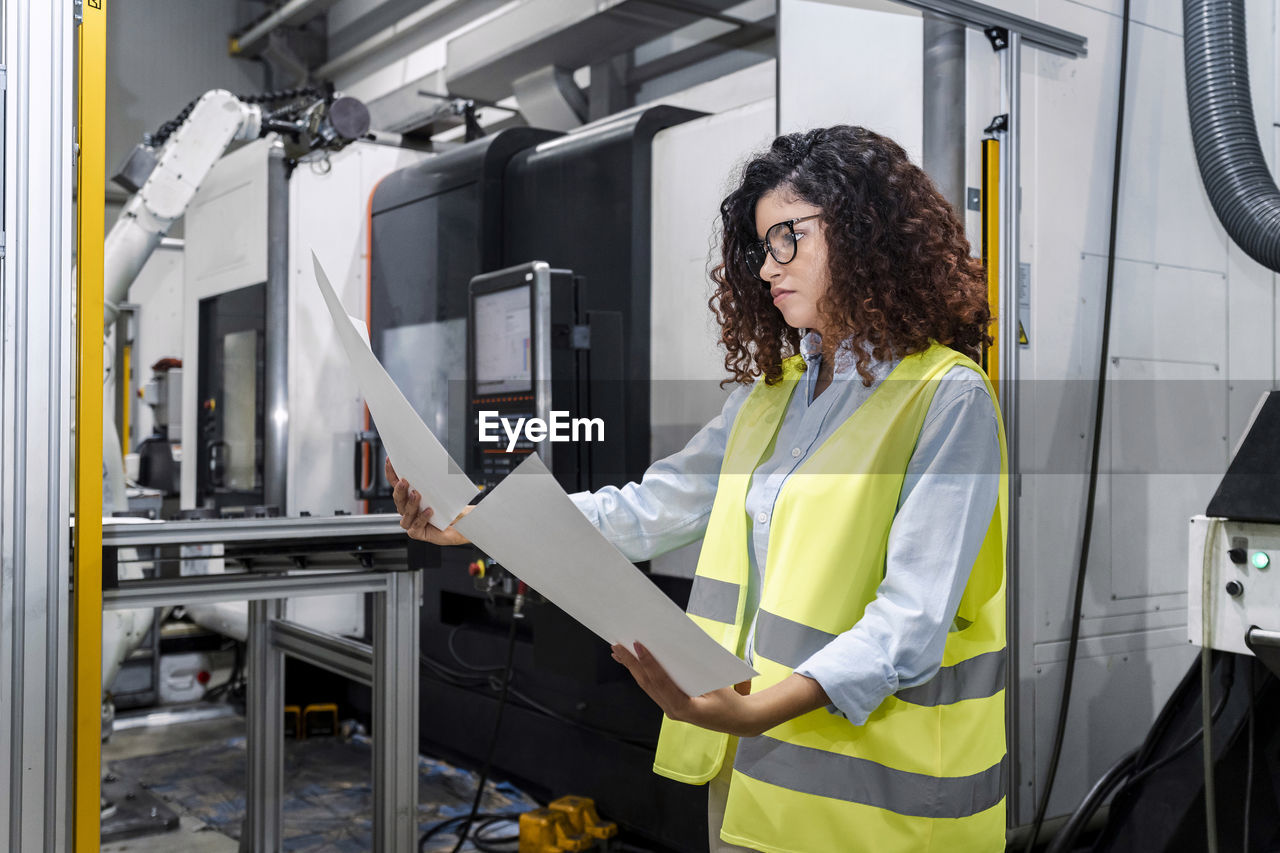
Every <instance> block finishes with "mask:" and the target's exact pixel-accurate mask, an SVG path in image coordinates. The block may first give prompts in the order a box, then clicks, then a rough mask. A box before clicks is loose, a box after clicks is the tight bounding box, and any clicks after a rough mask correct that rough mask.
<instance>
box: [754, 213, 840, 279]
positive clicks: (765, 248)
mask: <svg viewBox="0 0 1280 853" xmlns="http://www.w3.org/2000/svg"><path fill="white" fill-rule="evenodd" d="M821 215H822V214H821V213H811V214H809V215H808V216H797V217H796V218H795V219H784V220H782V221H781V222H775V223H774V224H772V225H770V226H769V227H768V229H767V230H766V231H765V232H764V239H763V240H756V241H755V242H752V243H747V244H746V246H744V247H743V250H742V252H743V255H744V256H745V259H746V262H747V269H748V270H749V271H750V272H751V274H752V275H753V276H755V277H756V278H757V279H759V280H760V281H762V282H765V283H766V284H767V283H768V282H767V281H765V279H764V278H763V277H762V276H761V275H760V270H762V269H764V260H765V254H766V253H768V254H769V255H771V256H772V257H773V259H774V260H775V261H777V262H778V263H779V264H789V263H791V262H792V261H794V260H795V259H796V255H795V252H792V254H791V257H789V258H787V259H786V260H785V261H784V260H782V259H781V258H779V257H778V253H777V252H776V251H775V250H774V248H773V244H772V243H771V242H770V241H769V235H770V234H772V233H773V232H774V229H775V228H782V227H785V228H786V229H787V232H788V233H789V234H790V235H791V243H792V245H793V246H794V245H796V243H797V242H798V241H799V240H800V238H801V237H803V236H805V235H804V234H803V233H800V234H797V233H796V229H795V226H796V224H797V223H800V222H807V221H809V220H810V219H817V218H818V217H819V216H821ZM756 258H759V262H758V263H757V261H756Z"/></svg>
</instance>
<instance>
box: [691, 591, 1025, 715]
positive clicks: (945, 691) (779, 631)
mask: <svg viewBox="0 0 1280 853" xmlns="http://www.w3.org/2000/svg"><path fill="white" fill-rule="evenodd" d="M694 586H695V587H696V586H697V580H696V579H695V580H694ZM730 586H731V584H730ZM735 595H736V592H735ZM735 601H736V598H735ZM690 612H692V611H690ZM721 621H724V620H721ZM835 638H836V635H835V634H828V633H827V632H826V631H819V630H818V629H817V628H810V627H809V626H808V625H801V624H800V623H799V622H793V621H792V620H790V619H784V618H783V617H781V616H778V615H775V614H773V613H770V612H769V611H767V610H761V611H760V613H759V615H758V616H757V617H756V631H755V650H756V653H757V654H759V655H761V656H763V657H766V658H768V659H769V660H771V661H775V662H776V663H780V664H783V665H784V666H786V667H788V668H790V669H795V668H796V667H798V666H800V664H802V663H804V662H805V661H807V660H808V659H809V658H810V657H812V656H813V655H814V654H816V653H817V652H818V651H819V650H821V649H822V648H823V647H824V646H826V645H827V643H829V642H831V641H832V640H834V639H835ZM1005 657H1006V655H1005V651H1004V650H1003V649H1001V650H999V651H994V652H986V653H984V654H980V655H977V656H975V657H972V658H969V659H968V660H963V661H960V662H959V663H957V664H955V665H953V666H944V667H941V668H939V670H938V673H937V674H936V675H935V676H934V677H933V678H931V679H929V680H928V681H926V682H925V683H923V684H920V685H917V686H915V687H904V688H902V689H901V690H899V691H898V692H897V693H895V694H893V695H894V696H896V697H897V698H898V699H900V700H902V701H903V702H910V703H911V704H912V705H925V706H928V707H933V706H935V705H949V704H951V703H952V702H961V701H963V700H965V699H984V698H986V697H988V696H994V695H995V694H996V693H998V692H999V691H1001V690H1003V689H1004V677H1005Z"/></svg>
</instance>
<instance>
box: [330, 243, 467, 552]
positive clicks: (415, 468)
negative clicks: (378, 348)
mask: <svg viewBox="0 0 1280 853" xmlns="http://www.w3.org/2000/svg"><path fill="white" fill-rule="evenodd" d="M311 260H312V262H313V263H314V264H315V269H316V283H317V284H318V285H320V294H321V295H322V296H323V297H324V302H325V305H327V306H328V308H329V314H330V316H331V317H332V318H333V326H334V329H336V330H337V333H338V340H339V341H340V342H341V343H342V349H343V350H344V351H345V352H346V354H347V360H348V361H349V362H351V370H352V372H353V373H354V374H355V377H356V385H357V386H358V387H359V388H360V393H361V394H363V395H364V400H365V403H366V404H367V405H368V406H369V413H370V414H371V415H373V420H374V423H375V424H376V425H377V427H378V435H379V436H380V437H381V438H382V443H383V445H384V446H386V448H387V455H388V456H390V457H391V464H392V465H394V466H395V467H396V473H397V474H399V475H400V476H401V477H403V478H404V479H406V480H408V481H409V482H410V483H411V484H412V485H413V488H415V489H417V490H418V492H419V493H420V494H421V495H422V505H421V507H420V508H422V509H425V508H426V507H431V508H432V509H433V510H434V514H433V515H432V517H431V519H432V523H433V524H434V525H435V526H436V527H439V528H441V529H443V528H445V527H448V526H449V522H450V521H452V520H453V519H454V518H455V517H456V516H457V515H458V513H460V512H462V509H463V507H465V506H466V505H467V504H468V503H469V502H470V501H471V499H472V498H474V497H475V496H476V492H477V491H479V489H478V488H477V487H476V484H475V483H473V482H471V480H470V478H468V477H467V475H466V474H464V473H463V472H462V469H461V468H460V467H459V466H458V464H457V463H456V462H454V461H453V458H452V457H450V456H449V452H448V451H447V450H445V449H444V445H442V444H441V443H440V441H439V439H437V438H436V437H435V435H433V434H432V432H431V430H429V429H427V425H426V424H424V423H423V422H422V418H420V417H419V416H418V413H417V412H416V411H414V408H413V406H412V405H410V404H409V401H408V400H406V399H405V397H404V394H402V393H400V389H399V388H398V387H396V383H395V381H394V380H393V379H392V378H391V376H390V375H389V374H388V373H387V371H386V370H384V369H383V367H382V365H381V364H380V363H379V362H378V359H377V356H375V355H374V354H373V350H372V349H371V348H370V346H369V331H368V329H367V327H366V326H365V324H364V323H363V322H362V321H361V320H358V319H356V318H355V317H352V316H351V315H350V314H348V313H347V312H346V311H345V310H344V309H343V307H342V303H341V302H339V301H338V297H337V294H335V293H334V292H333V287H332V286H331V285H330V284H329V278H328V276H326V275H325V274H324V269H322V268H321V266H320V259H319V258H317V257H316V254H315V252H312V253H311Z"/></svg>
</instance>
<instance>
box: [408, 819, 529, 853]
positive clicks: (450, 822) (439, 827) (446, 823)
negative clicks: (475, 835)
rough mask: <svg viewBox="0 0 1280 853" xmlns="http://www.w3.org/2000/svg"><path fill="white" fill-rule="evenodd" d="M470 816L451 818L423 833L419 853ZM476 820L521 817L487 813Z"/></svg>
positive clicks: (419, 841)
mask: <svg viewBox="0 0 1280 853" xmlns="http://www.w3.org/2000/svg"><path fill="white" fill-rule="evenodd" d="M469 816H470V813H468V814H465V815H455V816H454V817H451V818H449V819H447V820H442V821H440V822H439V823H437V824H436V825H435V826H433V827H431V828H430V829H428V830H427V831H426V832H424V833H422V837H421V838H419V839H418V851H419V853H421V851H422V850H423V848H425V847H426V844H427V842H428V841H430V840H431V839H432V838H434V837H435V836H437V835H439V834H440V833H441V832H444V831H445V830H446V829H448V828H449V827H451V826H454V825H455V824H458V823H461V822H462V821H464V820H466V819H467V818H468V817H469ZM476 818H484V819H490V818H502V819H504V820H518V819H519V815H518V814H508V815H500V814H487V813H486V814H478V815H476Z"/></svg>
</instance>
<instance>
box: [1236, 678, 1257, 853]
mask: <svg viewBox="0 0 1280 853" xmlns="http://www.w3.org/2000/svg"><path fill="white" fill-rule="evenodd" d="M1248 664H1249V684H1248V690H1249V710H1248V714H1249V736H1248V737H1247V738H1246V742H1247V743H1246V748H1247V749H1248V750H1249V757H1248V759H1247V760H1246V761H1245V767H1246V770H1245V772H1244V828H1243V835H1244V842H1243V843H1242V844H1241V845H1240V849H1241V850H1243V851H1244V853H1249V801H1250V800H1251V799H1253V703H1254V702H1256V701H1257V697H1256V696H1255V695H1254V684H1253V665H1254V659H1253V658H1249V661H1248Z"/></svg>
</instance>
